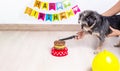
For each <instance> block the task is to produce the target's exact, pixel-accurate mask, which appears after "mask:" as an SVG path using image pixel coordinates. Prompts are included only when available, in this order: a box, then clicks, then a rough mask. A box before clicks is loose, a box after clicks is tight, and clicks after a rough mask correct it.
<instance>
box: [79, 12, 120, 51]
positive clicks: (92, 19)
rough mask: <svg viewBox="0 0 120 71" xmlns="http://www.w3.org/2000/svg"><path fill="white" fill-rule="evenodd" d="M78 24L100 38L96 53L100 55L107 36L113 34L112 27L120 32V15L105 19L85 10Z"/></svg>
mask: <svg viewBox="0 0 120 71" xmlns="http://www.w3.org/2000/svg"><path fill="white" fill-rule="evenodd" d="M78 23H79V24H80V25H81V29H82V30H83V31H85V32H88V33H90V34H92V35H95V36H97V37H98V38H99V40H100V43H99V46H98V47H97V49H96V51H95V53H98V52H99V51H100V50H101V47H102V44H103V42H104V40H105V38H106V36H107V35H109V34H110V33H111V32H112V30H111V29H110V26H111V27H112V28H114V29H118V30H120V15H114V16H109V17H105V16H102V15H100V14H99V13H97V12H95V11H91V10H85V11H83V12H81V13H80V15H79V19H78ZM118 46H120V44H119V45H118Z"/></svg>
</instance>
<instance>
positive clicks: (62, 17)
mask: <svg viewBox="0 0 120 71" xmlns="http://www.w3.org/2000/svg"><path fill="white" fill-rule="evenodd" d="M60 19H61V20H62V19H67V16H66V13H65V12H62V13H60Z"/></svg>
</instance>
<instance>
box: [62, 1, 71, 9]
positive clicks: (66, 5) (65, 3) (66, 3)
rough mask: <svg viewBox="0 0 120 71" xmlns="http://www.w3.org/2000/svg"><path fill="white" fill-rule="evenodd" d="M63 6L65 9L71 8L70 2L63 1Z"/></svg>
mask: <svg viewBox="0 0 120 71" xmlns="http://www.w3.org/2000/svg"><path fill="white" fill-rule="evenodd" d="M63 5H64V8H67V7H69V6H71V3H70V1H68V0H65V1H63Z"/></svg>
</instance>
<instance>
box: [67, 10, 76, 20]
mask: <svg viewBox="0 0 120 71" xmlns="http://www.w3.org/2000/svg"><path fill="white" fill-rule="evenodd" d="M66 13H67V17H68V18H70V17H71V16H74V12H73V10H72V9H70V10H68V11H66Z"/></svg>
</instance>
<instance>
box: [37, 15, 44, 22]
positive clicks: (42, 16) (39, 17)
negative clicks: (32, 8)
mask: <svg viewBox="0 0 120 71" xmlns="http://www.w3.org/2000/svg"><path fill="white" fill-rule="evenodd" d="M39 19H41V20H43V21H44V19H45V14H44V13H39V16H38V20H39Z"/></svg>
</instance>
